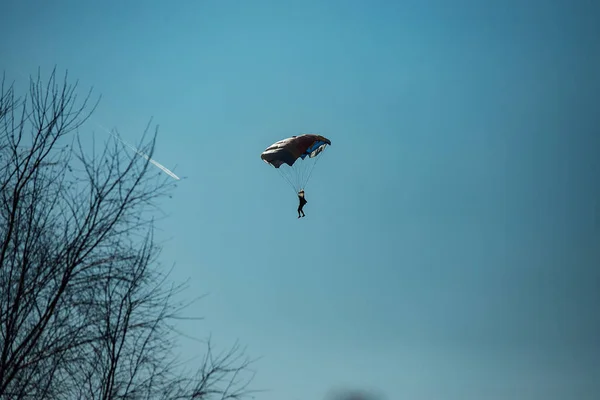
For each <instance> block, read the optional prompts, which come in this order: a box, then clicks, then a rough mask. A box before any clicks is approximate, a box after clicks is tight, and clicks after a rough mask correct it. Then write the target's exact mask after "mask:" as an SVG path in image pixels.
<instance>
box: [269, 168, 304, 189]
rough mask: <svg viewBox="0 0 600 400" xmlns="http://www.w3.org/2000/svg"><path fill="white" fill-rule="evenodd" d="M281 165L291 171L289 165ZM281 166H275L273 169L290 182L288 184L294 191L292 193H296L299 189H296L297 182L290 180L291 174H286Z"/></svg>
mask: <svg viewBox="0 0 600 400" xmlns="http://www.w3.org/2000/svg"><path fill="white" fill-rule="evenodd" d="M282 167H283V168H285V169H289V170H290V171H291V167H288V166H287V165H286V166H282ZM282 167H279V168H275V169H276V170H277V172H279V175H281V176H282V177H283V178H284V179H285V180H286V181H287V182H288V183H289V184H290V186H291V188H292V190H293V191H294V193H295V194H297V193H298V191H299V190H300V189H297V186H298V184H297V183H296V184H294V182H293V181H292V178H291V175H292V174H291V173H290V174H289V176H288V174H286V173H285V172H284V171H283V169H282Z"/></svg>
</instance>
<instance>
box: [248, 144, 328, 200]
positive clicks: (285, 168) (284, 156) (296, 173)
mask: <svg viewBox="0 0 600 400" xmlns="http://www.w3.org/2000/svg"><path fill="white" fill-rule="evenodd" d="M327 146H331V141H330V140H329V139H327V138H326V137H323V136H321V135H314V134H304V135H300V136H292V137H290V138H287V139H283V140H280V141H278V142H275V143H273V144H272V145H270V146H269V147H267V149H266V150H265V151H263V152H262V154H261V155H260V158H261V159H262V160H263V161H264V162H266V163H267V164H270V165H272V166H273V167H275V169H277V171H278V172H279V173H280V175H281V176H282V177H283V178H284V179H286V180H287V182H288V183H289V184H290V185H291V186H292V188H293V189H294V192H295V193H298V192H299V191H300V189H304V188H305V187H306V184H307V183H308V180H309V179H310V176H311V175H312V172H313V169H314V168H315V165H316V164H317V162H318V161H319V160H320V158H321V157H317V156H318V155H319V154H321V152H323V150H325V148H326V147H327ZM307 157H308V158H307Z"/></svg>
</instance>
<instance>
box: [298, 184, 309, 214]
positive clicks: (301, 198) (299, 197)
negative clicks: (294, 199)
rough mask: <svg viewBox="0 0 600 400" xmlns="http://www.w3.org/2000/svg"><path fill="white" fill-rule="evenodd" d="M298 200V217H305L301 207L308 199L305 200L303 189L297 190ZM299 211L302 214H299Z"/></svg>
mask: <svg viewBox="0 0 600 400" xmlns="http://www.w3.org/2000/svg"><path fill="white" fill-rule="evenodd" d="M298 200H299V201H300V204H299V205H298V218H300V217H301V216H302V217H305V216H306V214H304V210H303V208H304V205H305V204H306V203H308V201H306V199H305V198H304V189H302V190H300V191H299V192H298ZM300 213H302V215H300Z"/></svg>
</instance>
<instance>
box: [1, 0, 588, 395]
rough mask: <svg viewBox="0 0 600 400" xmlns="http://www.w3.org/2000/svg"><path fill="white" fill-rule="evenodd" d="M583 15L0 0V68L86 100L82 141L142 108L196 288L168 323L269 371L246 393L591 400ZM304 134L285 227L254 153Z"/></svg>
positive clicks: (398, 4)
mask: <svg viewBox="0 0 600 400" xmlns="http://www.w3.org/2000/svg"><path fill="white" fill-rule="evenodd" d="M594 3H597V2H593V1H583V0H574V1H566V0H565V1H552V0H547V1H541V0H540V1H535V0H531V1H516V0H504V1H492V0H490V1H475V0H472V1H467V0H456V1H452V2H450V1H442V0H438V1H427V0H423V1H416V0H414V1H400V0H399V1H366V0H364V1H352V0H348V1H342V0H339V1H324V0H323V1H314V0H304V1H275V0H272V1H263V0H253V1H242V0H239V1H233V0H229V1H202V0H197V1H173V2H167V1H161V2H157V1H133V0H128V1H112V0H111V1H102V2H91V1H87V2H86V1H53V2H49V1H18V2H17V1H14V0H8V1H6V0H5V1H3V3H2V6H1V9H2V12H1V13H0V68H1V69H2V70H5V71H6V73H7V75H8V76H9V77H11V78H14V79H17V80H19V81H20V84H22V83H23V76H22V74H25V75H28V74H30V73H35V72H36V70H37V68H38V67H41V68H42V72H43V73H45V75H46V76H47V74H48V73H49V72H50V69H51V68H52V67H53V66H54V65H55V64H56V65H57V66H58V67H59V68H60V69H61V70H64V69H66V68H68V69H69V72H70V74H71V76H72V77H74V78H78V79H80V81H81V88H82V91H84V90H86V89H87V88H89V87H90V86H94V87H95V89H96V92H97V93H98V94H100V93H101V94H102V95H103V100H102V102H101V104H100V106H99V108H98V110H97V112H96V113H95V114H94V116H93V118H92V120H91V121H90V122H89V123H88V124H87V125H86V127H85V129H84V133H85V132H89V133H91V132H92V131H93V130H94V131H96V134H98V135H100V136H102V135H103V134H104V133H103V132H102V130H101V129H100V128H99V127H98V124H102V125H104V126H107V127H115V126H116V127H118V128H119V130H120V132H121V133H122V135H123V136H124V137H125V138H126V139H128V140H129V141H132V142H135V141H136V140H137V139H139V137H140V134H141V132H142V130H143V128H144V127H145V125H146V123H147V122H148V120H149V118H150V117H151V116H154V121H155V122H156V123H158V124H160V127H161V130H160V137H159V141H158V148H157V150H156V153H155V156H156V159H157V160H158V161H160V162H161V163H163V164H165V165H166V166H167V167H169V168H173V169H174V170H175V172H176V173H177V174H179V175H180V176H185V177H187V179H185V180H183V181H182V182H181V183H180V184H179V186H178V188H177V190H176V192H175V194H174V196H173V199H171V200H169V201H168V202H165V203H164V204H163V207H164V209H165V211H166V212H167V213H168V219H165V220H162V221H161V222H160V228H161V229H162V231H161V235H162V237H163V238H168V239H169V240H168V241H167V242H166V244H165V250H164V252H163V254H162V257H161V260H162V262H163V263H165V264H166V265H170V264H172V263H175V271H174V274H173V277H174V278H175V279H180V280H181V279H186V278H189V279H190V288H189V291H188V293H187V294H188V296H190V297H193V296H196V295H201V294H204V293H208V294H209V296H208V297H207V298H205V299H203V300H202V301H201V302H200V303H198V304H197V305H196V306H195V307H197V308H196V309H194V310H192V311H193V312H194V313H197V314H200V315H203V316H205V317H206V319H205V320H204V321H199V322H187V323H185V324H183V323H182V325H181V327H180V328H181V329H182V330H183V331H185V332H186V333H187V334H191V335H197V336H199V337H205V336H206V335H207V334H209V333H212V334H213V335H214V337H215V339H216V343H217V345H218V346H220V347H221V348H223V347H225V346H228V345H230V344H231V343H232V342H233V341H234V340H235V339H238V338H239V339H240V341H241V342H242V343H243V344H247V345H248V352H249V354H250V355H252V356H262V357H263V359H262V360H260V361H259V363H258V364H257V365H256V367H257V369H258V376H257V378H256V380H255V386H256V387H259V388H265V389H268V390H269V391H268V392H266V393H264V394H262V395H260V397H259V398H260V399H264V400H284V399H289V400H309V399H321V398H322V397H323V396H324V395H325V393H326V392H327V391H328V390H330V389H331V388H335V387H338V386H352V387H362V388H374V389H377V390H378V391H380V392H381V393H383V394H385V395H386V396H387V398H388V399H394V400H395V399H411V400H415V399H427V400H439V399H443V400H453V399H456V400H481V399H490V400H491V399H527V400H534V399H540V400H542V399H543V400H554V399H556V400H558V399H560V400H564V399H578V400H587V399H590V400H591V399H597V398H600V340H599V338H600V312H599V311H598V307H599V304H600V186H599V185H600V156H599V153H600V113H599V111H598V106H599V104H600V23H598V21H599V20H600V6H599V5H597V4H594ZM82 94H83V93H82ZM303 132H319V133H322V134H324V135H326V136H327V137H329V138H330V139H331V140H332V142H333V145H332V147H331V148H330V149H328V151H327V152H326V153H324V157H323V159H322V160H321V161H320V162H319V164H318V165H317V169H316V170H315V172H314V174H313V177H312V179H311V182H310V185H309V187H308V189H307V199H308V201H309V203H308V205H307V207H306V213H307V217H306V218H304V219H302V220H297V219H296V211H295V209H296V205H297V200H296V198H295V197H294V196H293V193H292V192H291V191H290V188H289V187H288V186H287V184H286V183H285V181H284V180H283V179H282V178H281V177H280V176H279V175H278V174H277V173H276V171H275V170H274V169H272V168H271V167H269V166H268V165H266V164H264V163H263V162H262V161H261V160H260V158H259V155H260V153H261V152H262V151H263V150H264V148H265V147H267V146H268V145H269V144H271V143H272V142H274V141H276V140H279V139H282V138H284V137H287V136H291V135H294V134H298V133H303ZM175 165H176V168H175V167H174V166H175ZM182 343H183V347H182V350H183V351H185V353H186V355H189V354H193V353H195V352H198V353H199V352H200V351H201V350H202V348H201V347H200V346H199V345H198V344H196V343H194V342H192V341H183V342H182Z"/></svg>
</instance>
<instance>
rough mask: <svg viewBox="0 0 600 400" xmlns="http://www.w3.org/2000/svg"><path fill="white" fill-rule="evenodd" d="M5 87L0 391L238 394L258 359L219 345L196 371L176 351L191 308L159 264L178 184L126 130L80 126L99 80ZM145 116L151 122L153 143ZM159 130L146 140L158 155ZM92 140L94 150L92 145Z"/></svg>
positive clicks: (25, 395) (64, 395)
mask: <svg viewBox="0 0 600 400" xmlns="http://www.w3.org/2000/svg"><path fill="white" fill-rule="evenodd" d="M5 83H6V82H5V80H4V79H3V81H2V87H1V90H2V92H1V93H0V398H11V399H13V398H14V399H103V400H108V399H213V398H214V399H221V400H224V399H241V398H243V397H245V396H246V395H249V394H250V393H251V391H250V390H249V389H248V386H247V385H248V383H249V381H250V380H251V379H252V375H251V374H250V369H249V367H250V361H249V360H248V359H247V358H245V357H244V356H243V354H244V352H243V351H242V350H241V349H240V348H239V347H237V346H234V347H233V348H232V349H231V350H230V351H229V352H226V353H225V354H222V355H220V356H215V355H214V353H213V350H212V348H211V346H210V345H209V346H208V348H207V350H206V357H205V358H204V359H202V360H200V364H199V365H198V366H197V368H196V370H195V372H189V371H188V372H186V371H185V370H184V365H183V364H182V363H181V362H180V361H179V360H178V358H177V357H176V355H175V354H174V349H175V344H176V340H177V334H176V333H175V330H174V329H173V322H174V321H175V320H176V319H177V318H179V317H180V316H181V315H182V314H181V313H182V312H183V310H184V308H185V306H186V304H184V303H178V302H175V300H174V296H175V295H176V294H178V293H179V292H180V291H181V290H182V289H183V286H182V285H179V286H174V285H171V284H170V283H169V282H168V280H167V277H168V274H166V273H163V272H162V270H161V269H160V268H159V266H158V263H157V256H158V254H159V251H160V247H159V246H158V245H157V244H156V243H155V241H154V239H153V219H152V215H153V214H152V211H153V210H154V209H155V207H156V205H157V200H159V199H160V198H162V197H164V196H165V195H168V193H169V192H170V190H171V189H173V183H172V181H170V180H169V178H167V177H165V176H164V175H159V173H153V172H155V171H156V170H154V169H152V168H150V166H151V164H150V163H149V160H148V159H144V158H142V157H137V156H136V154H132V153H131V152H128V150H127V148H125V147H124V146H123V145H122V144H120V143H119V142H118V141H116V140H114V138H113V139H111V140H108V141H106V142H105V144H104V145H103V147H102V148H101V150H100V151H99V152H96V148H95V144H94V143H92V144H91V146H88V147H86V146H85V145H84V144H83V143H82V140H81V136H80V135H79V134H78V129H79V128H80V127H81V126H82V124H83V123H84V122H85V121H86V120H87V118H88V117H89V116H90V115H91V113H93V111H94V109H95V106H96V105H97V103H93V104H91V103H90V98H91V91H90V92H89V93H88V95H87V96H86V97H84V98H83V99H82V101H80V102H78V99H77V96H76V89H77V83H75V84H74V85H71V84H69V83H68V76H67V75H65V78H64V81H63V82H60V83H59V81H58V79H57V76H56V70H54V71H52V74H51V75H50V78H49V79H48V81H47V82H46V84H44V83H43V81H42V78H41V77H40V74H39V73H38V76H37V79H35V80H34V79H32V80H31V81H30V88H29V93H28V94H27V95H26V96H24V97H23V98H22V99H20V98H17V97H16V96H15V93H14V89H13V86H12V85H9V86H7V85H6V84H5ZM148 132H149V127H147V128H146V131H145V133H144V138H143V139H142V142H143V141H144V140H145V137H146V136H147V134H148ZM155 139H156V131H155V132H154V134H153V136H152V137H151V139H150V140H149V142H148V143H147V144H146V145H142V143H141V144H140V146H139V147H140V148H141V149H142V150H143V151H144V152H145V153H147V154H148V155H149V156H150V157H152V153H153V150H154V146H155ZM89 147H91V149H90V148H89Z"/></svg>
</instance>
